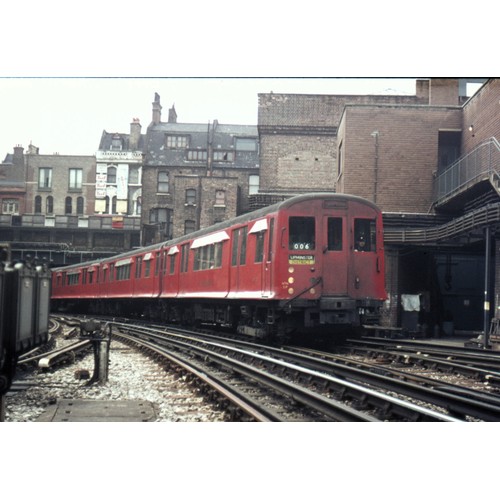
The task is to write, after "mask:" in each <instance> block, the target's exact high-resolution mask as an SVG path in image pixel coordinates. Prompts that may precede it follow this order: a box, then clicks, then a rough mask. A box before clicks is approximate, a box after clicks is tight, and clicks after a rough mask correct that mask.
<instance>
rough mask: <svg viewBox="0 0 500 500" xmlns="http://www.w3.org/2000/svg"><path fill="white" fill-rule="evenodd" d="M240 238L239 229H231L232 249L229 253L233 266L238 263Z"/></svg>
mask: <svg viewBox="0 0 500 500" xmlns="http://www.w3.org/2000/svg"><path fill="white" fill-rule="evenodd" d="M239 238H240V230H239V229H234V230H233V250H232V254H231V265H232V266H235V265H236V264H237V263H238V242H239Z"/></svg>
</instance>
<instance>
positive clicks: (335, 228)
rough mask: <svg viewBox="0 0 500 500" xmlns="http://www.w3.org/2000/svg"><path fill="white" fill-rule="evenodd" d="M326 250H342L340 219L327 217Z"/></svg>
mask: <svg viewBox="0 0 500 500" xmlns="http://www.w3.org/2000/svg"><path fill="white" fill-rule="evenodd" d="M328 250H329V251H339V250H342V219H341V218H340V217H328Z"/></svg>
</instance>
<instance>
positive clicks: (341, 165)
mask: <svg viewBox="0 0 500 500" xmlns="http://www.w3.org/2000/svg"><path fill="white" fill-rule="evenodd" d="M337 156H338V166H337V177H338V178H340V176H341V175H342V173H343V170H344V144H343V143H342V142H341V143H340V144H339V152H338V155H337Z"/></svg>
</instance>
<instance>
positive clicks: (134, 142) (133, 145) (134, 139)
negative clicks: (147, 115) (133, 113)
mask: <svg viewBox="0 0 500 500" xmlns="http://www.w3.org/2000/svg"><path fill="white" fill-rule="evenodd" d="M141 128H142V127H141V123H140V120H139V118H134V119H133V120H132V123H131V124H130V138H129V149H130V150H137V149H139V140H140V138H141Z"/></svg>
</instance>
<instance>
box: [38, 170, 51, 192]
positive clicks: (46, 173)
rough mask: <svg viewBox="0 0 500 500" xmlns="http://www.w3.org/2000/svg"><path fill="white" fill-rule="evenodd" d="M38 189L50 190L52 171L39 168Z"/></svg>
mask: <svg viewBox="0 0 500 500" xmlns="http://www.w3.org/2000/svg"><path fill="white" fill-rule="evenodd" d="M38 188H39V189H51V188H52V169H51V168H41V169H39V170H38Z"/></svg>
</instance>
